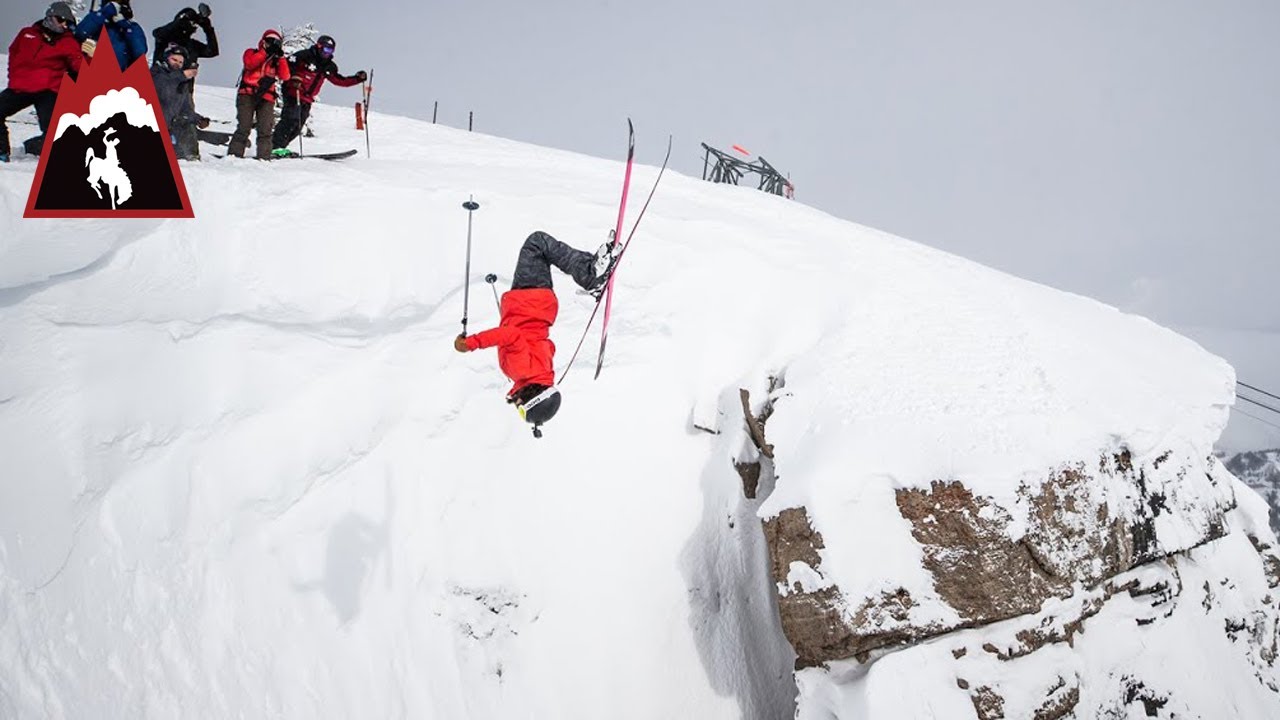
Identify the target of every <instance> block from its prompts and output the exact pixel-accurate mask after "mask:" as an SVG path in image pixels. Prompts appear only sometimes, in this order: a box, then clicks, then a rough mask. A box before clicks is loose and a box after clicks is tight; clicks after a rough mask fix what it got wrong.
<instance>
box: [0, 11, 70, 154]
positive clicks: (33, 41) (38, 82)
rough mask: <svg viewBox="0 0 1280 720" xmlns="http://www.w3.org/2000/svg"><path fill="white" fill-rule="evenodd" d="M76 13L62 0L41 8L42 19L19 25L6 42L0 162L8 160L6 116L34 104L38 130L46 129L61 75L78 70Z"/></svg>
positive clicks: (0, 106) (0, 102)
mask: <svg viewBox="0 0 1280 720" xmlns="http://www.w3.org/2000/svg"><path fill="white" fill-rule="evenodd" d="M75 25H76V16H75V14H74V13H72V12H71V6H70V5H68V4H67V3H65V2H55V3H53V4H52V5H50V6H49V9H48V10H45V13H44V19H43V20H41V21H39V22H35V23H32V24H31V25H29V26H27V27H25V28H23V29H22V30H21V31H20V32H19V33H18V36H17V37H15V38H14V39H13V42H12V43H10V45H9V85H8V87H6V88H5V89H4V90H3V91H0V162H9V150H10V148H9V128H8V126H7V125H6V124H5V119H6V118H8V117H9V116H10V115H13V114H15V113H17V112H20V111H22V110H25V109H27V108H29V107H31V106H32V105H34V106H35V107H36V120H37V122H39V123H40V132H41V133H45V132H48V130H49V123H50V121H51V120H52V119H53V108H54V105H55V104H57V100H58V88H60V87H61V86H62V78H63V76H64V75H66V74H67V73H71V76H72V77H73V78H74V77H75V75H76V73H78V72H79V71H80V63H81V62H82V61H83V56H82V55H81V54H80V45H79V43H77V42H76V40H75V37H74V35H73V34H72V32H71V28H73V27H75Z"/></svg>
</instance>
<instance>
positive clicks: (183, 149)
mask: <svg viewBox="0 0 1280 720" xmlns="http://www.w3.org/2000/svg"><path fill="white" fill-rule="evenodd" d="M169 137H170V139H171V140H173V152H174V154H175V155H177V156H178V159H179V160H199V159H200V137H199V136H198V135H197V134H196V124H195V123H194V122H191V121H187V120H183V121H175V122H174V123H173V124H172V125H170V126H169Z"/></svg>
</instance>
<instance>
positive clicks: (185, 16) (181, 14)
mask: <svg viewBox="0 0 1280 720" xmlns="http://www.w3.org/2000/svg"><path fill="white" fill-rule="evenodd" d="M198 17H200V13H198V12H196V11H195V10H194V9H193V8H189V7H186V8H182V9H181V10H179V11H178V14H177V15H174V16H173V19H174V20H177V21H178V22H183V23H187V24H190V25H195V24H196V18H198Z"/></svg>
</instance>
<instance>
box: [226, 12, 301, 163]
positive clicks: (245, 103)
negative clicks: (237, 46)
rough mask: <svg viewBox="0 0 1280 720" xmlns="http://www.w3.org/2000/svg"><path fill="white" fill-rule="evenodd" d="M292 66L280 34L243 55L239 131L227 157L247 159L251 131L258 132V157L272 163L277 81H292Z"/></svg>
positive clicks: (268, 34)
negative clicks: (285, 54) (290, 70)
mask: <svg viewBox="0 0 1280 720" xmlns="http://www.w3.org/2000/svg"><path fill="white" fill-rule="evenodd" d="M289 77H290V75H289V63H288V62H287V61H286V60H285V59H284V37H283V36H282V35H281V34H280V32H279V31H278V30H268V31H266V32H264V33H262V39H261V40H259V41H258V47H256V48H249V49H248V50H245V51H244V70H243V71H241V73H240V91H239V92H238V93H237V94H236V131H235V132H234V133H233V134H232V135H231V144H230V146H229V147H228V148H227V154H228V155H235V156H236V157H244V151H245V148H247V147H249V131H250V130H253V129H254V128H255V127H256V128H257V130H258V140H257V156H258V159H259V160H270V159H271V131H272V130H273V129H274V128H275V124H276V113H275V110H276V81H277V80H279V81H281V82H285V81H287V80H288V79H289Z"/></svg>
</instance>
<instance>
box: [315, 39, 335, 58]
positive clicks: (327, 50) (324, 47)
mask: <svg viewBox="0 0 1280 720" xmlns="http://www.w3.org/2000/svg"><path fill="white" fill-rule="evenodd" d="M336 45H337V43H335V42H334V41H333V38H332V37H330V36H328V35H321V36H320V37H318V38H316V50H317V51H318V52H319V53H320V54H321V55H323V56H325V57H333V48H334V47H335V46H336Z"/></svg>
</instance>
